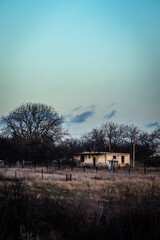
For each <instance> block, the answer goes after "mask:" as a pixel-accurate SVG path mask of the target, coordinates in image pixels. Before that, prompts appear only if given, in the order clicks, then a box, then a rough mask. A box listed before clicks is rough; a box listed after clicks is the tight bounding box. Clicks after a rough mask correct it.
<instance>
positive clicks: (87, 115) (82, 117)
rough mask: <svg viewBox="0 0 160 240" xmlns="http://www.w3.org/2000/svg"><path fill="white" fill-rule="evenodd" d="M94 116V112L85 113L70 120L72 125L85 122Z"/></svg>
mask: <svg viewBox="0 0 160 240" xmlns="http://www.w3.org/2000/svg"><path fill="white" fill-rule="evenodd" d="M94 114H95V112H94V110H92V111H86V112H83V113H81V114H77V115H76V116H74V117H73V118H72V119H71V122H72V123H83V122H86V120H87V119H88V118H90V117H92V116H93V115H94Z"/></svg>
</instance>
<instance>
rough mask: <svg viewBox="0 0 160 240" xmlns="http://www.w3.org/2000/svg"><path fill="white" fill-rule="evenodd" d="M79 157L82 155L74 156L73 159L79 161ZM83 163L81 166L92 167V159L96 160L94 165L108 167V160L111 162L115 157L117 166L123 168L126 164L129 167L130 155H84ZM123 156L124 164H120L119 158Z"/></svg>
mask: <svg viewBox="0 0 160 240" xmlns="http://www.w3.org/2000/svg"><path fill="white" fill-rule="evenodd" d="M81 156H82V155H76V156H74V158H75V159H76V160H78V161H80V160H81ZM83 156H84V162H81V164H82V165H92V166H93V158H94V157H95V158H96V165H108V163H109V161H108V160H112V159H113V158H114V157H113V156H115V157H116V159H117V160H118V164H119V165H120V166H125V165H126V164H129V165H130V154H128V153H110V152H107V153H103V154H101V155H98V154H95V155H93V154H91V155H89V154H85V153H84V155H83ZM122 156H124V163H122V162H121V157H122Z"/></svg>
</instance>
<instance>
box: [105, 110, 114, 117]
mask: <svg viewBox="0 0 160 240" xmlns="http://www.w3.org/2000/svg"><path fill="white" fill-rule="evenodd" d="M116 112H117V111H116V110H113V111H112V112H110V113H108V114H106V115H105V116H104V118H107V119H110V118H112V117H114V115H115V114H116Z"/></svg>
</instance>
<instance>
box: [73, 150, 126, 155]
mask: <svg viewBox="0 0 160 240" xmlns="http://www.w3.org/2000/svg"><path fill="white" fill-rule="evenodd" d="M106 153H110V154H115V155H116V154H123V155H125V154H129V153H115V152H87V151H86V152H81V153H77V154H75V155H103V154H106Z"/></svg>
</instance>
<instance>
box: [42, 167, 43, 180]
mask: <svg viewBox="0 0 160 240" xmlns="http://www.w3.org/2000/svg"><path fill="white" fill-rule="evenodd" d="M42 179H43V168H42Z"/></svg>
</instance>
